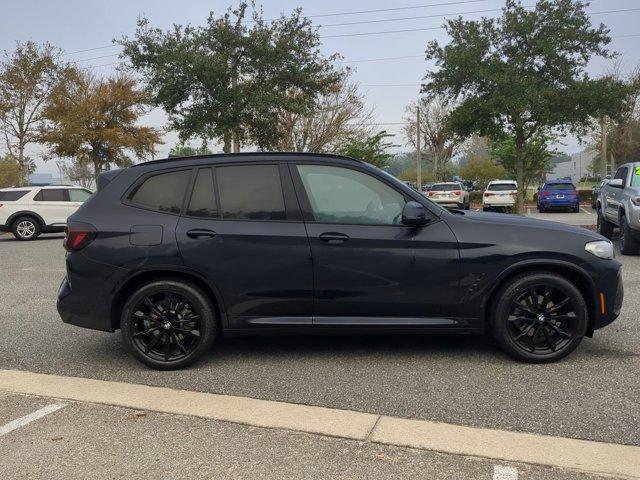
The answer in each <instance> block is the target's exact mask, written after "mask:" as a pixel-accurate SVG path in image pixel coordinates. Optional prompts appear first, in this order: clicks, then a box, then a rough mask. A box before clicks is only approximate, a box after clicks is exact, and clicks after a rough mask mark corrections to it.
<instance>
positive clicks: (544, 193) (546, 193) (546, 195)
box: [540, 191, 551, 197]
mask: <svg viewBox="0 0 640 480" xmlns="http://www.w3.org/2000/svg"><path fill="white" fill-rule="evenodd" d="M540 195H542V196H543V197H548V196H549V195H551V192H544V191H543V192H540Z"/></svg>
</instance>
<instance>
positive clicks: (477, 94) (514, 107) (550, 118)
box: [422, 0, 627, 211]
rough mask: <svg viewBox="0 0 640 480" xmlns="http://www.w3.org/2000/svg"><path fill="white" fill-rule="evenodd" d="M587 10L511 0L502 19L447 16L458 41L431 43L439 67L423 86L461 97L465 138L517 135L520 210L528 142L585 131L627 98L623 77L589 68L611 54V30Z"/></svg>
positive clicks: (556, 1) (563, 1)
mask: <svg viewBox="0 0 640 480" xmlns="http://www.w3.org/2000/svg"><path fill="white" fill-rule="evenodd" d="M585 7H586V4H584V3H582V2H580V1H575V0H539V1H538V2H537V3H536V6H535V8H534V9H532V10H529V9H527V8H526V7H524V6H523V5H522V4H521V3H520V2H519V1H517V0H507V2H506V6H505V7H504V9H503V11H502V16H501V17H500V18H496V19H487V18H483V19H482V20H479V21H465V20H463V19H462V18H457V19H452V20H447V22H446V23H445V28H446V30H447V33H448V34H449V35H450V37H451V42H450V43H449V44H448V45H446V46H444V47H442V46H440V45H439V44H438V42H437V41H432V42H430V43H429V44H428V46H427V52H426V53H427V54H426V57H427V59H430V60H435V62H436V65H437V67H438V68H437V69H435V70H434V71H433V72H430V73H428V74H427V75H426V77H425V83H424V84H423V87H422V88H423V91H424V92H427V93H429V94H431V95H433V94H440V95H444V96H445V98H447V99H449V100H451V101H454V100H455V101H457V102H459V103H458V104H457V106H456V108H455V109H454V110H453V111H452V112H451V115H450V125H451V128H452V129H453V130H454V131H456V132H457V133H458V134H459V135H462V136H467V135H469V134H472V133H477V134H479V135H486V136H489V137H492V138H494V139H499V138H502V137H503V135H505V134H506V135H509V136H510V137H512V138H513V141H514V148H515V171H516V180H517V181H518V197H517V200H518V202H517V205H518V209H519V211H522V205H523V203H524V185H525V183H526V182H525V173H526V172H525V160H526V152H527V148H528V143H529V142H531V141H534V139H535V138H537V136H539V135H543V136H548V135H550V134H554V133H557V134H562V133H566V132H570V133H575V134H578V135H581V134H584V133H585V132H586V131H587V129H588V127H589V125H590V119H591V118H592V117H597V116H600V115H610V116H613V117H615V116H617V115H618V114H619V112H620V111H621V109H622V106H623V103H624V98H625V95H626V92H627V87H626V86H625V85H624V84H623V83H622V82H620V81H618V80H616V79H614V78H611V77H603V78H599V79H592V78H590V77H589V75H588V74H587V72H586V71H585V67H586V65H587V63H588V62H589V61H590V60H591V59H592V58H593V57H594V56H602V57H605V58H608V57H611V56H612V54H611V53H610V52H609V51H608V50H607V48H606V47H607V45H608V44H609V43H610V41H611V38H610V37H609V30H608V29H607V28H606V27H605V26H604V25H602V24H601V25H599V26H598V27H593V26H592V25H591V22H590V20H589V16H588V14H587V12H586V11H585Z"/></svg>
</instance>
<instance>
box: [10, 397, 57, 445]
mask: <svg viewBox="0 0 640 480" xmlns="http://www.w3.org/2000/svg"><path fill="white" fill-rule="evenodd" d="M65 406H66V405H65V404H64V403H52V404H51V405H47V406H46V407H42V408H41V409H39V410H36V411H35V412H33V413H30V414H29V415H25V416H24V417H20V418H16V419H15V420H12V421H10V422H9V423H7V424H6V425H3V426H1V427H0V437H1V436H3V435H6V434H7V433H9V432H13V431H14V430H17V429H18V428H21V427H24V426H25V425H28V424H29V423H31V422H33V421H35V420H38V419H40V418H42V417H45V416H47V415H49V414H50V413H53V412H56V411H58V410H60V409H61V408H63V407H65Z"/></svg>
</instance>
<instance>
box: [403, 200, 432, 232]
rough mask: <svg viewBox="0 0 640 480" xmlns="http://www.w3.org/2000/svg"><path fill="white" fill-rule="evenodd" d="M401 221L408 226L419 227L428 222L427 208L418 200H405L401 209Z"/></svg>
mask: <svg viewBox="0 0 640 480" xmlns="http://www.w3.org/2000/svg"><path fill="white" fill-rule="evenodd" d="M402 223H403V224H404V225H407V226H409V227H419V226H421V225H426V224H427V223H429V218H428V217H427V209H426V208H424V205H422V204H420V203H418V202H407V203H406V204H405V205H404V208H403V209H402Z"/></svg>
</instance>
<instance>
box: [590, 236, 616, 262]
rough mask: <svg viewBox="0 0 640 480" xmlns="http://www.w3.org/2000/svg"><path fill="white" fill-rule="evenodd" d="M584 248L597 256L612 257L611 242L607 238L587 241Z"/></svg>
mask: <svg viewBox="0 0 640 480" xmlns="http://www.w3.org/2000/svg"><path fill="white" fill-rule="evenodd" d="M584 249H585V250H586V251H587V252H589V253H591V254H592V255H595V256H596V257H599V258H607V259H611V258H613V244H612V243H611V242H610V241H609V240H597V241H595V242H588V243H586V244H585V246H584Z"/></svg>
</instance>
